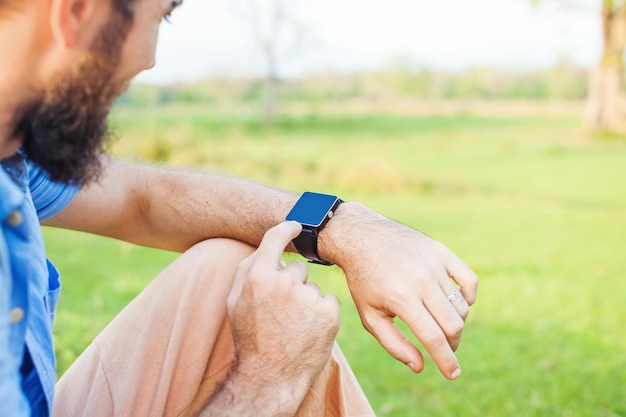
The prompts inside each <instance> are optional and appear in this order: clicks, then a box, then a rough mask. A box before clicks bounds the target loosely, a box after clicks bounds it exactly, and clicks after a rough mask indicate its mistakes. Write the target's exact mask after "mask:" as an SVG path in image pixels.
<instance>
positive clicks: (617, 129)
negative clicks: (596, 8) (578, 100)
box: [584, 2, 626, 133]
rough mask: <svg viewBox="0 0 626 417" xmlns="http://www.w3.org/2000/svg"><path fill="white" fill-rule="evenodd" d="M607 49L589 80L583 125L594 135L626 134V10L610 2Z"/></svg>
mask: <svg viewBox="0 0 626 417" xmlns="http://www.w3.org/2000/svg"><path fill="white" fill-rule="evenodd" d="M602 26H603V35H604V36H603V38H604V39H603V40H604V50H603V53H602V58H601V59H600V62H599V64H598V66H597V67H596V68H595V70H593V71H592V73H591V75H590V80H589V93H588V97H587V106H586V109H585V115H584V126H585V128H586V129H587V130H589V131H591V132H614V133H626V106H625V102H624V94H623V91H622V71H623V61H622V55H623V53H624V46H625V42H626V9H624V7H618V8H615V7H613V6H611V5H610V4H607V2H605V3H604V7H603V10H602Z"/></svg>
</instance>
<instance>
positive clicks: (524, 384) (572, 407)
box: [44, 105, 626, 417]
mask: <svg viewBox="0 0 626 417" xmlns="http://www.w3.org/2000/svg"><path fill="white" fill-rule="evenodd" d="M472 109H473V107H472V106H463V107H462V110H459V111H457V112H454V111H451V112H450V111H448V112H446V113H445V114H437V113H436V112H435V113H434V112H417V111H416V112H414V113H412V112H411V111H406V109H405V111H403V112H401V113H394V112H393V111H370V112H346V113H341V112H337V113H329V112H320V113H316V114H314V115H307V114H305V113H293V114H292V115H291V116H289V115H287V116H285V117H283V118H282V119H281V121H280V122H279V123H278V124H277V125H276V126H274V127H265V126H263V125H262V124H261V123H259V122H258V121H257V120H255V119H254V118H250V117H244V116H245V115H242V114H239V115H238V116H237V114H235V115H232V114H220V113H219V112H213V111H209V110H207V109H203V108H201V107H198V106H195V107H194V106H181V105H178V106H177V105H172V106H169V107H160V108H142V109H132V108H119V109H118V110H117V112H116V114H115V117H114V121H115V126H116V127H117V130H118V132H119V136H120V138H119V140H118V141H117V142H116V143H115V145H114V147H113V151H114V152H115V153H116V154H117V155H119V156H120V157H122V158H127V159H150V160H157V161H163V162H168V163H172V164H176V165H182V166H189V165H193V166H195V167H199V168H200V169H205V170H211V171H222V172H229V173H231V174H233V175H237V176H242V177H246V178H250V179H252V180H255V181H260V182H265V183H270V184H272V185H275V186H279V187H284V188H289V189H293V190H296V191H303V190H305V189H311V190H319V191H330V192H336V193H338V194H339V195H341V196H342V197H343V198H344V199H350V200H360V201H362V202H364V203H366V204H368V205H369V206H371V207H373V208H375V209H377V210H378V211H380V212H382V213H383V214H385V215H387V216H389V217H391V218H393V219H397V220H398V221H401V222H403V223H406V224H409V225H411V226H413V227H416V228H418V229H420V230H423V231H424V232H426V233H428V234H429V235H431V236H433V237H435V238H436V239H438V240H440V241H442V242H444V243H446V244H447V245H448V246H449V247H450V248H451V249H452V250H453V251H455V252H456V253H457V254H458V255H459V256H460V257H461V258H463V259H464V260H465V261H466V262H467V263H469V264H470V265H471V266H472V268H474V270H475V271H476V272H477V273H478V274H479V276H480V277H481V287H480V293H479V299H478V302H477V304H476V305H475V307H473V309H472V312H471V314H470V317H469V319H468V322H467V327H466V330H465V333H464V337H463V342H462V344H461V347H460V350H459V352H458V356H459V358H460V361H461V365H462V367H463V376H462V377H461V378H460V380H458V381H455V382H450V381H447V380H445V379H444V378H443V377H442V376H441V375H439V373H438V371H437V369H436V367H435V365H434V363H432V361H430V360H429V361H427V364H426V369H425V371H424V372H423V373H422V374H420V375H413V374H411V373H410V372H409V371H408V370H407V369H406V367H405V366H404V365H402V364H399V363H396V362H395V361H394V360H393V359H392V358H391V357H390V356H388V355H387V354H386V353H385V351H384V350H383V349H382V348H381V347H380V346H379V345H378V344H377V342H376V341H375V340H374V339H373V338H372V337H371V336H370V335H369V334H368V333H367V332H366V331H365V330H363V328H362V326H361V324H360V321H359V319H358V316H357V314H356V311H355V308H354V306H353V304H352V302H351V299H350V297H349V295H348V293H347V290H346V287H345V284H344V282H343V278H342V275H341V272H340V271H339V270H337V269H330V270H329V269H325V268H321V267H312V279H313V280H315V281H316V282H318V283H319V284H320V286H321V287H322V289H323V291H325V292H332V293H335V294H336V295H337V296H338V297H339V298H340V300H341V301H342V327H341V331H340V334H339V342H340V344H341V345H342V347H343V349H344V351H345V353H346V356H347V357H348V359H349V360H350V362H351V363H352V366H353V368H354V370H355V373H356V374H357V376H358V378H359V379H360V381H361V383H362V386H363V388H364V390H365V391H366V393H367V394H368V396H369V397H370V399H371V402H372V404H373V406H374V408H375V410H376V412H377V414H378V415H379V416H397V417H405V416H406V417H408V416H436V417H443V416H464V417H465V416H477V417H478V416H480V417H485V416H516V417H526V416H529V417H530V416H536V417H543V416H581V417H586V416H589V417H591V416H594V417H596V416H597V417H615V416H622V417H624V416H626V397H625V396H624V393H625V392H626V391H625V390H626V355H625V354H624V352H626V337H625V336H624V325H625V323H626V302H624V298H625V297H626V284H624V271H625V270H626V246H625V244H624V240H625V238H626V142H624V141H615V140H613V141H590V140H586V139H585V138H584V137H583V136H582V135H581V134H580V132H579V130H578V127H579V126H578V125H579V113H578V112H577V111H565V112H563V111H554V112H552V111H546V108H545V107H540V106H537V107H534V106H532V105H531V106H530V107H529V109H527V110H528V111H525V112H514V111H511V112H507V111H506V106H504V105H503V106H496V107H495V108H494V109H495V110H496V111H494V112H492V113H490V112H488V111H487V112H473V111H472ZM44 233H45V237H46V241H47V245H48V251H49V256H50V257H51V259H52V260H53V261H54V262H55V263H56V264H57V266H58V267H59V268H60V269H61V271H62V273H63V276H64V293H63V296H62V299H61V305H60V310H59V312H58V314H57V325H56V326H57V327H56V329H55V332H56V343H57V345H56V347H57V353H58V359H59V372H63V371H64V370H65V369H66V368H67V366H69V364H70V363H71V361H72V360H73V359H74V358H75V357H76V355H78V354H79V353H80V352H81V350H82V349H83V348H84V347H85V345H86V344H88V343H89V342H90V340H91V339H92V338H93V337H94V336H95V335H96V334H97V333H98V331H99V330H100V329H101V328H102V327H103V326H104V325H105V324H106V323H107V322H108V321H109V320H110V319H111V317H112V316H114V315H115V314H116V312H118V311H119V310H120V309H121V307H122V306H123V305H125V304H126V303H127V302H128V301H129V300H130V299H132V297H133V296H134V295H136V294H137V292H139V291H140V290H141V289H142V288H143V286H144V285H145V284H146V283H147V282H149V280H150V279H151V278H152V277H153V276H154V275H155V274H156V273H157V272H158V271H159V270H160V269H161V268H163V266H165V265H167V264H168V263H169V262H171V260H172V259H174V257H175V254H171V253H167V252H160V251H155V250H148V249H144V248H138V247H135V246H131V245H129V244H125V243H119V242H115V241H111V240H107V239H102V238H93V237H90V236H86V235H83V234H78V233H72V232H66V231H57V230H45V231H44Z"/></svg>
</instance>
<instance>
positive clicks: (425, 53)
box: [138, 0, 601, 83]
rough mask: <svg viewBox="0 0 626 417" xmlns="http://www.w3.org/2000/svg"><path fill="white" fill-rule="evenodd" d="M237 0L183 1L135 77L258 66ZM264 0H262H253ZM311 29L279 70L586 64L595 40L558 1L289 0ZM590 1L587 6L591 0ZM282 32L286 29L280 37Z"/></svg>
mask: <svg viewBox="0 0 626 417" xmlns="http://www.w3.org/2000/svg"><path fill="white" fill-rule="evenodd" d="M236 1H238V0H185V4H184V5H183V6H182V7H181V8H180V9H179V10H177V11H176V12H175V13H174V15H173V18H172V22H173V24H172V25H168V24H167V23H164V24H163V26H162V28H161V36H160V39H159V47H158V51H157V66H156V67H155V68H153V69H152V70H150V71H148V72H145V73H143V74H141V75H140V76H139V77H138V81H142V82H150V83H167V82H173V81H181V80H190V79H194V78H201V77H203V76H208V75H231V76H235V75H250V74H258V73H259V72H261V71H262V61H261V59H260V55H259V52H258V50H257V49H256V48H255V46H254V41H253V37H252V34H251V31H250V28H249V24H248V21H247V20H246V18H245V17H244V16H243V15H240V14H237V13H236V11H235V9H234V8H233V7H232V4H233V3H234V2H236ZM258 3H261V4H262V3H265V4H267V3H269V0H258ZM287 3H292V4H293V3H297V4H298V5H299V8H298V12H299V13H298V18H299V19H300V20H301V21H304V22H306V24H307V26H308V27H309V28H310V30H309V36H308V39H309V42H308V44H307V45H308V46H306V47H302V48H300V50H299V51H298V53H294V54H293V55H292V56H291V57H290V58H288V59H283V60H282V62H283V64H282V65H281V74H282V75H284V76H297V75H300V74H303V73H307V72H312V71H319V70H323V69H335V70H358V69H372V68H380V67H384V66H385V65H388V64H389V63H390V62H392V61H394V60H396V61H397V60H404V61H410V62H413V63H414V64H416V65H419V66H424V67H429V68H440V69H464V68H468V67H474V66H506V67H516V68H533V67H538V66H549V65H552V64H553V63H554V62H555V61H556V60H558V59H559V58H563V57H569V58H570V59H572V60H573V61H574V62H576V63H578V64H581V65H584V66H586V67H590V66H592V65H594V63H595V62H596V61H597V59H598V57H599V53H600V48H601V38H600V18H599V11H598V8H597V7H595V3H598V6H599V4H600V1H599V0H579V3H583V4H584V3H586V4H587V5H591V6H592V7H588V8H587V9H585V10H577V11H564V10H563V9H561V8H559V7H558V6H557V3H558V2H557V1H556V0H543V3H542V6H541V7H538V8H533V7H531V6H530V0H287ZM594 7H595V8H594ZM286 38H288V37H286Z"/></svg>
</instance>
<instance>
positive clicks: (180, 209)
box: [46, 161, 297, 251]
mask: <svg viewBox="0 0 626 417" xmlns="http://www.w3.org/2000/svg"><path fill="white" fill-rule="evenodd" d="M296 199H297V196H295V195H292V194H290V193H288V192H284V191H280V190H276V189H273V188H270V187H265V186H262V185H258V184H255V183H253V182H250V181H245V180H240V179H236V178H230V177H226V176H221V175H213V174H207V173H201V172H194V171H182V170H181V171H176V170H171V169H162V168H154V167H147V166H140V165H132V164H125V163H121V162H117V161H110V162H108V163H107V168H106V170H105V174H104V175H103V177H102V179H101V181H100V182H99V183H97V184H92V185H89V186H88V187H85V188H84V189H83V190H81V191H80V192H79V194H78V196H77V197H76V198H75V199H74V201H73V202H72V204H70V206H69V207H68V208H67V209H66V210H64V211H63V212H62V213H61V214H59V215H58V216H56V217H55V218H53V219H51V220H50V221H47V222H46V224H48V225H52V226H58V227H65V228H69V229H74V230H82V231H86V232H90V233H96V234H100V235H105V236H109V237H113V238H117V239H121V240H125V241H129V242H133V243H137V244H141V245H145V246H151V247H157V248H162V249H168V250H175V251H184V250H186V249H188V248H189V247H191V246H192V245H194V244H195V243H197V242H199V241H201V240H205V239H208V238H215V237H227V238H232V239H237V240H241V241H244V242H248V243H250V244H252V245H254V246H256V245H258V244H259V242H260V241H261V238H262V237H263V234H264V233H265V231H267V230H268V229H269V228H271V227H272V226H274V225H276V224H277V223H279V222H281V221H283V220H284V216H285V215H286V214H287V212H288V211H289V208H290V207H291V206H292V205H293V203H294V202H295V200H296Z"/></svg>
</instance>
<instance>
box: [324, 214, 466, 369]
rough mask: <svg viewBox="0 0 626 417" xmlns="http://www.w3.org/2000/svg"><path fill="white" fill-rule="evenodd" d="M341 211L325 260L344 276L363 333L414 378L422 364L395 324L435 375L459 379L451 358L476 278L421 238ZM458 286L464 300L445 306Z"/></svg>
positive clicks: (403, 228)
mask: <svg viewBox="0 0 626 417" xmlns="http://www.w3.org/2000/svg"><path fill="white" fill-rule="evenodd" d="M340 210H341V211H340ZM340 210H337V213H336V214H337V216H336V217H335V218H334V219H333V221H331V222H329V223H328V226H327V229H329V230H328V232H326V233H328V235H325V236H324V239H323V242H324V247H325V251H324V254H323V256H324V257H328V258H327V259H330V260H332V261H334V262H335V263H337V264H338V265H339V266H341V267H342V269H343V270H344V272H345V274H346V278H347V280H348V286H349V288H350V292H351V294H352V297H353V299H354V302H355V304H356V307H357V309H358V311H359V315H360V317H361V321H362V322H363V325H364V326H365V328H366V329H367V330H368V331H369V332H370V333H372V335H373V336H374V337H375V338H376V339H377V340H378V342H379V343H380V344H381V345H382V346H383V347H384V348H385V349H386V350H387V351H388V352H389V353H390V354H391V355H392V356H393V357H394V358H396V359H398V360H399V361H401V362H403V363H405V364H407V365H408V366H409V367H410V368H411V369H412V370H413V371H414V372H420V371H421V370H422V369H423V367H424V359H423V357H422V354H421V352H420V351H419V350H418V349H417V347H416V346H415V345H414V344H413V343H411V342H410V341H409V340H408V339H407V338H406V337H404V335H403V334H402V332H401V331H400V329H399V328H398V327H397V326H396V325H395V323H394V321H393V320H394V318H395V317H398V318H400V319H401V320H402V321H404V322H405V323H406V324H407V325H408V327H409V328H410V330H411V331H412V332H413V334H414V335H415V336H416V337H417V339H418V340H419V341H420V342H421V343H422V344H423V346H424V348H425V349H426V351H427V352H428V353H429V354H430V356H431V357H432V358H433V360H434V361H435V363H436V364H437V366H438V368H439V370H440V371H441V373H442V374H443V375H444V376H445V377H446V378H449V379H456V378H458V376H459V375H460V372H461V368H460V366H459V362H458V360H457V358H456V355H455V354H454V351H456V349H457V348H458V346H459V343H460V340H461V334H462V332H463V327H464V322H465V319H466V318H467V315H468V313H469V306H470V305H472V304H473V303H474V301H475V300H476V293H477V288H478V277H477V276H476V274H475V273H474V272H473V271H472V270H471V269H470V268H469V267H468V266H467V265H466V264H465V263H464V262H463V261H461V260H460V259H459V258H458V257H456V256H455V255H454V254H453V253H452V252H451V251H450V250H449V249H448V248H447V247H445V246H444V245H442V244H441V243H439V242H436V241H434V240H433V239H431V238H429V237H428V236H426V235H424V234H422V233H420V232H417V231H415V230H413V229H411V228H409V227H406V226H403V225H401V224H398V223H395V222H393V221H391V220H389V219H387V218H384V217H383V216H380V215H378V214H376V213H374V212H372V211H371V210H369V209H366V208H365V207H363V206H361V205H358V204H356V203H344V204H342V206H340ZM325 230H326V229H325ZM337 242H341V244H340V245H341V246H340V245H338V243H337ZM455 283H456V285H455ZM457 286H458V287H459V288H460V290H461V293H462V295H463V297H462V298H460V299H458V300H457V301H455V302H454V303H451V302H450V300H448V297H447V296H448V295H449V294H451V293H453V292H454V290H455V289H456V287H457Z"/></svg>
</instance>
